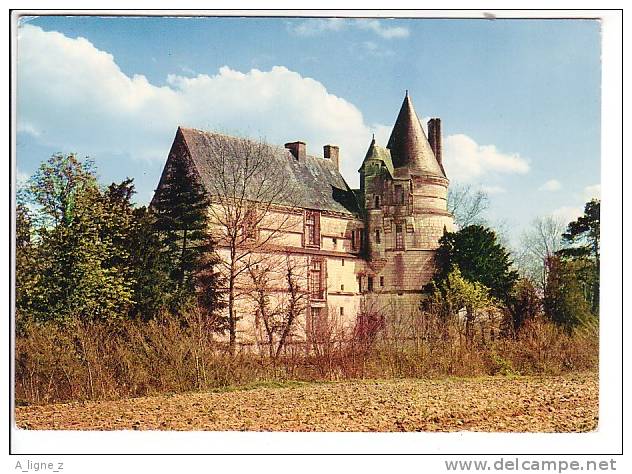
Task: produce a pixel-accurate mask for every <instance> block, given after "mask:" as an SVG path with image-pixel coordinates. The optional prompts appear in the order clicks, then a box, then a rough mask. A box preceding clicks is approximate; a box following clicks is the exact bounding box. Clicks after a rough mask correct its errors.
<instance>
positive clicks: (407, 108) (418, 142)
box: [386, 91, 446, 178]
mask: <svg viewBox="0 0 632 474" xmlns="http://www.w3.org/2000/svg"><path fill="white" fill-rule="evenodd" d="M386 148H388V149H389V150H390V152H391V157H392V159H393V165H394V166H395V168H404V167H406V168H407V169H408V171H409V173H410V174H415V175H430V176H440V177H444V178H445V177H446V176H445V173H444V172H443V170H442V169H441V166H440V165H439V162H438V161H437V159H436V158H435V156H434V153H433V151H432V148H431V147H430V143H428V139H427V138H426V134H425V133H424V131H423V128H422V127H421V124H420V123H419V118H418V117H417V113H416V112H415V109H414V107H413V103H412V101H411V100H410V96H409V95H408V91H406V97H404V102H403V103H402V107H401V109H400V110H399V115H398V116H397V120H396V121H395V126H394V127H393V131H392V132H391V137H390V138H389V140H388V144H387V145H386Z"/></svg>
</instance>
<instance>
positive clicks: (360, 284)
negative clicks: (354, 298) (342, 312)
mask: <svg viewBox="0 0 632 474" xmlns="http://www.w3.org/2000/svg"><path fill="white" fill-rule="evenodd" d="M356 280H357V281H358V293H362V277H361V276H359V277H357V278H356Z"/></svg>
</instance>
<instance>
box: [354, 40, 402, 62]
mask: <svg viewBox="0 0 632 474" xmlns="http://www.w3.org/2000/svg"><path fill="white" fill-rule="evenodd" d="M361 48H362V52H363V53H365V54H366V55H367V56H373V57H376V58H385V57H387V56H393V55H395V53H394V52H393V50H391V49H388V48H385V47H383V46H381V45H379V44H377V43H376V42H375V41H364V42H363V43H361Z"/></svg>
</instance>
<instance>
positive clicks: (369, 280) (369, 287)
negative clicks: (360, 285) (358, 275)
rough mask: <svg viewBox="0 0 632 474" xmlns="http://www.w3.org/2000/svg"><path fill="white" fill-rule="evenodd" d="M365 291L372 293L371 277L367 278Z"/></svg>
mask: <svg viewBox="0 0 632 474" xmlns="http://www.w3.org/2000/svg"><path fill="white" fill-rule="evenodd" d="M367 290H368V291H369V292H371V291H373V277H369V278H368V281H367Z"/></svg>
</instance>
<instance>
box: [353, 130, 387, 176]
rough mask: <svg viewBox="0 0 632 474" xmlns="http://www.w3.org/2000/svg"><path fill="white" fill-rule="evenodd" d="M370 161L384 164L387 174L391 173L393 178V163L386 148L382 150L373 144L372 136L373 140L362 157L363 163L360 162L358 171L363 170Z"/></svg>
mask: <svg viewBox="0 0 632 474" xmlns="http://www.w3.org/2000/svg"><path fill="white" fill-rule="evenodd" d="M372 160H375V161H381V162H382V163H384V166H386V169H388V172H389V173H391V176H393V174H394V173H393V161H392V160H391V154H390V152H389V151H388V150H387V149H386V148H382V147H381V146H379V145H378V144H377V143H376V142H375V136H373V139H372V140H371V144H370V145H369V149H368V150H367V152H366V155H365V156H364V161H363V162H362V166H361V167H360V169H362V168H364V166H365V165H366V163H367V162H369V161H372Z"/></svg>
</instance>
